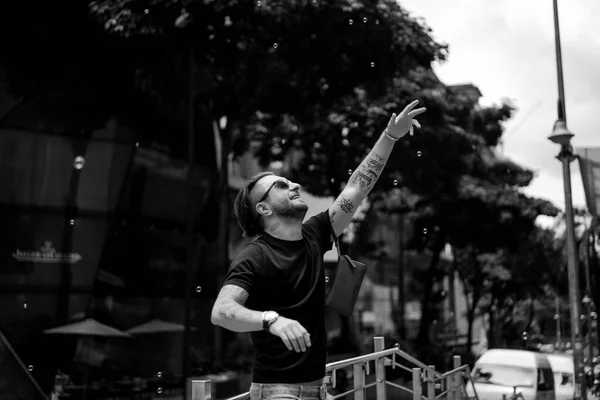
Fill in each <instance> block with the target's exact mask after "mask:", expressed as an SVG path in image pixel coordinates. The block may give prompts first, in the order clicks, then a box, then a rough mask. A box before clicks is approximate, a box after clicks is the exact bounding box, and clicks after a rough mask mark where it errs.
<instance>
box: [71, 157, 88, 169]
mask: <svg viewBox="0 0 600 400" xmlns="http://www.w3.org/2000/svg"><path fill="white" fill-rule="evenodd" d="M84 165H85V158H83V157H82V156H77V157H75V159H74V160H73V168H75V169H82V168H83V166H84Z"/></svg>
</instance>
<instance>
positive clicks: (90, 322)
mask: <svg viewBox="0 0 600 400" xmlns="http://www.w3.org/2000/svg"><path fill="white" fill-rule="evenodd" d="M44 333H45V334H49V335H50V334H55V335H78V336H103V337H128V338H130V337H131V335H129V334H128V333H125V332H123V331H120V330H118V329H116V328H113V327H112V326H108V325H105V324H103V323H101V322H98V321H96V320H95V319H93V318H88V319H85V320H83V321H80V322H75V323H72V324H68V325H63V326H59V327H56V328H52V329H47V330H45V331H44Z"/></svg>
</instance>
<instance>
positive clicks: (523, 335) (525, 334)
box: [521, 332, 529, 340]
mask: <svg viewBox="0 0 600 400" xmlns="http://www.w3.org/2000/svg"><path fill="white" fill-rule="evenodd" d="M521 339H523V340H527V339H529V333H527V332H523V333H521Z"/></svg>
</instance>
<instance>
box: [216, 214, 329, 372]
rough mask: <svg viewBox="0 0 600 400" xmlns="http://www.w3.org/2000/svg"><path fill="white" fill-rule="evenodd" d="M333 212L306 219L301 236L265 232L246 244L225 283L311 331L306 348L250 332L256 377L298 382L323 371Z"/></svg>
mask: <svg viewBox="0 0 600 400" xmlns="http://www.w3.org/2000/svg"><path fill="white" fill-rule="evenodd" d="M331 244H332V237H331V224H330V222H329V213H328V212H327V211H323V212H321V213H320V214H317V215H315V216H313V217H311V218H310V219H308V220H307V221H306V222H305V223H303V224H302V239H301V240H295V241H289V240H281V239H277V238H275V237H273V236H270V235H268V234H263V235H262V236H260V237H258V238H257V239H256V240H254V241H253V242H251V243H249V244H248V245H247V246H245V247H244V248H242V250H240V252H239V253H238V255H237V256H236V258H235V259H234V260H233V263H232V264H231V267H230V268H229V272H228V273H227V277H226V279H225V283H224V284H225V285H236V286H239V287H241V288H243V289H245V290H246V291H247V292H248V293H249V296H248V299H247V301H246V304H245V307H247V308H249V309H251V310H256V311H268V310H273V311H276V312H277V313H279V314H280V315H281V316H283V317H286V318H290V319H294V320H296V321H298V322H299V323H300V324H301V325H302V326H303V327H304V328H306V330H307V331H308V333H310V341H311V347H309V348H307V349H306V352H300V353H296V352H295V351H289V350H288V349H287V348H286V347H285V345H284V344H283V341H282V340H281V338H279V337H277V336H275V335H273V334H271V333H269V332H266V331H258V332H252V333H251V337H252V341H253V342H254V347H255V349H256V353H255V358H254V377H253V381H254V382H256V383H300V382H310V381H314V380H317V379H321V378H322V377H324V376H325V363H326V358H327V334H326V330H325V271H324V268H323V255H324V254H325V253H326V252H327V251H328V250H330V249H331Z"/></svg>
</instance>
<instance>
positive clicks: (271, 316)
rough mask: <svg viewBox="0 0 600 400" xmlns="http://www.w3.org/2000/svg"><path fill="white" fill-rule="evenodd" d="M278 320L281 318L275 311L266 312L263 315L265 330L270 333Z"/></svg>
mask: <svg viewBox="0 0 600 400" xmlns="http://www.w3.org/2000/svg"><path fill="white" fill-rule="evenodd" d="M277 318H279V314H277V313H276V312H275V311H265V312H264V313H263V315H262V323H263V329H264V330H265V331H269V328H270V327H271V325H273V323H274V322H275V321H277Z"/></svg>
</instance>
